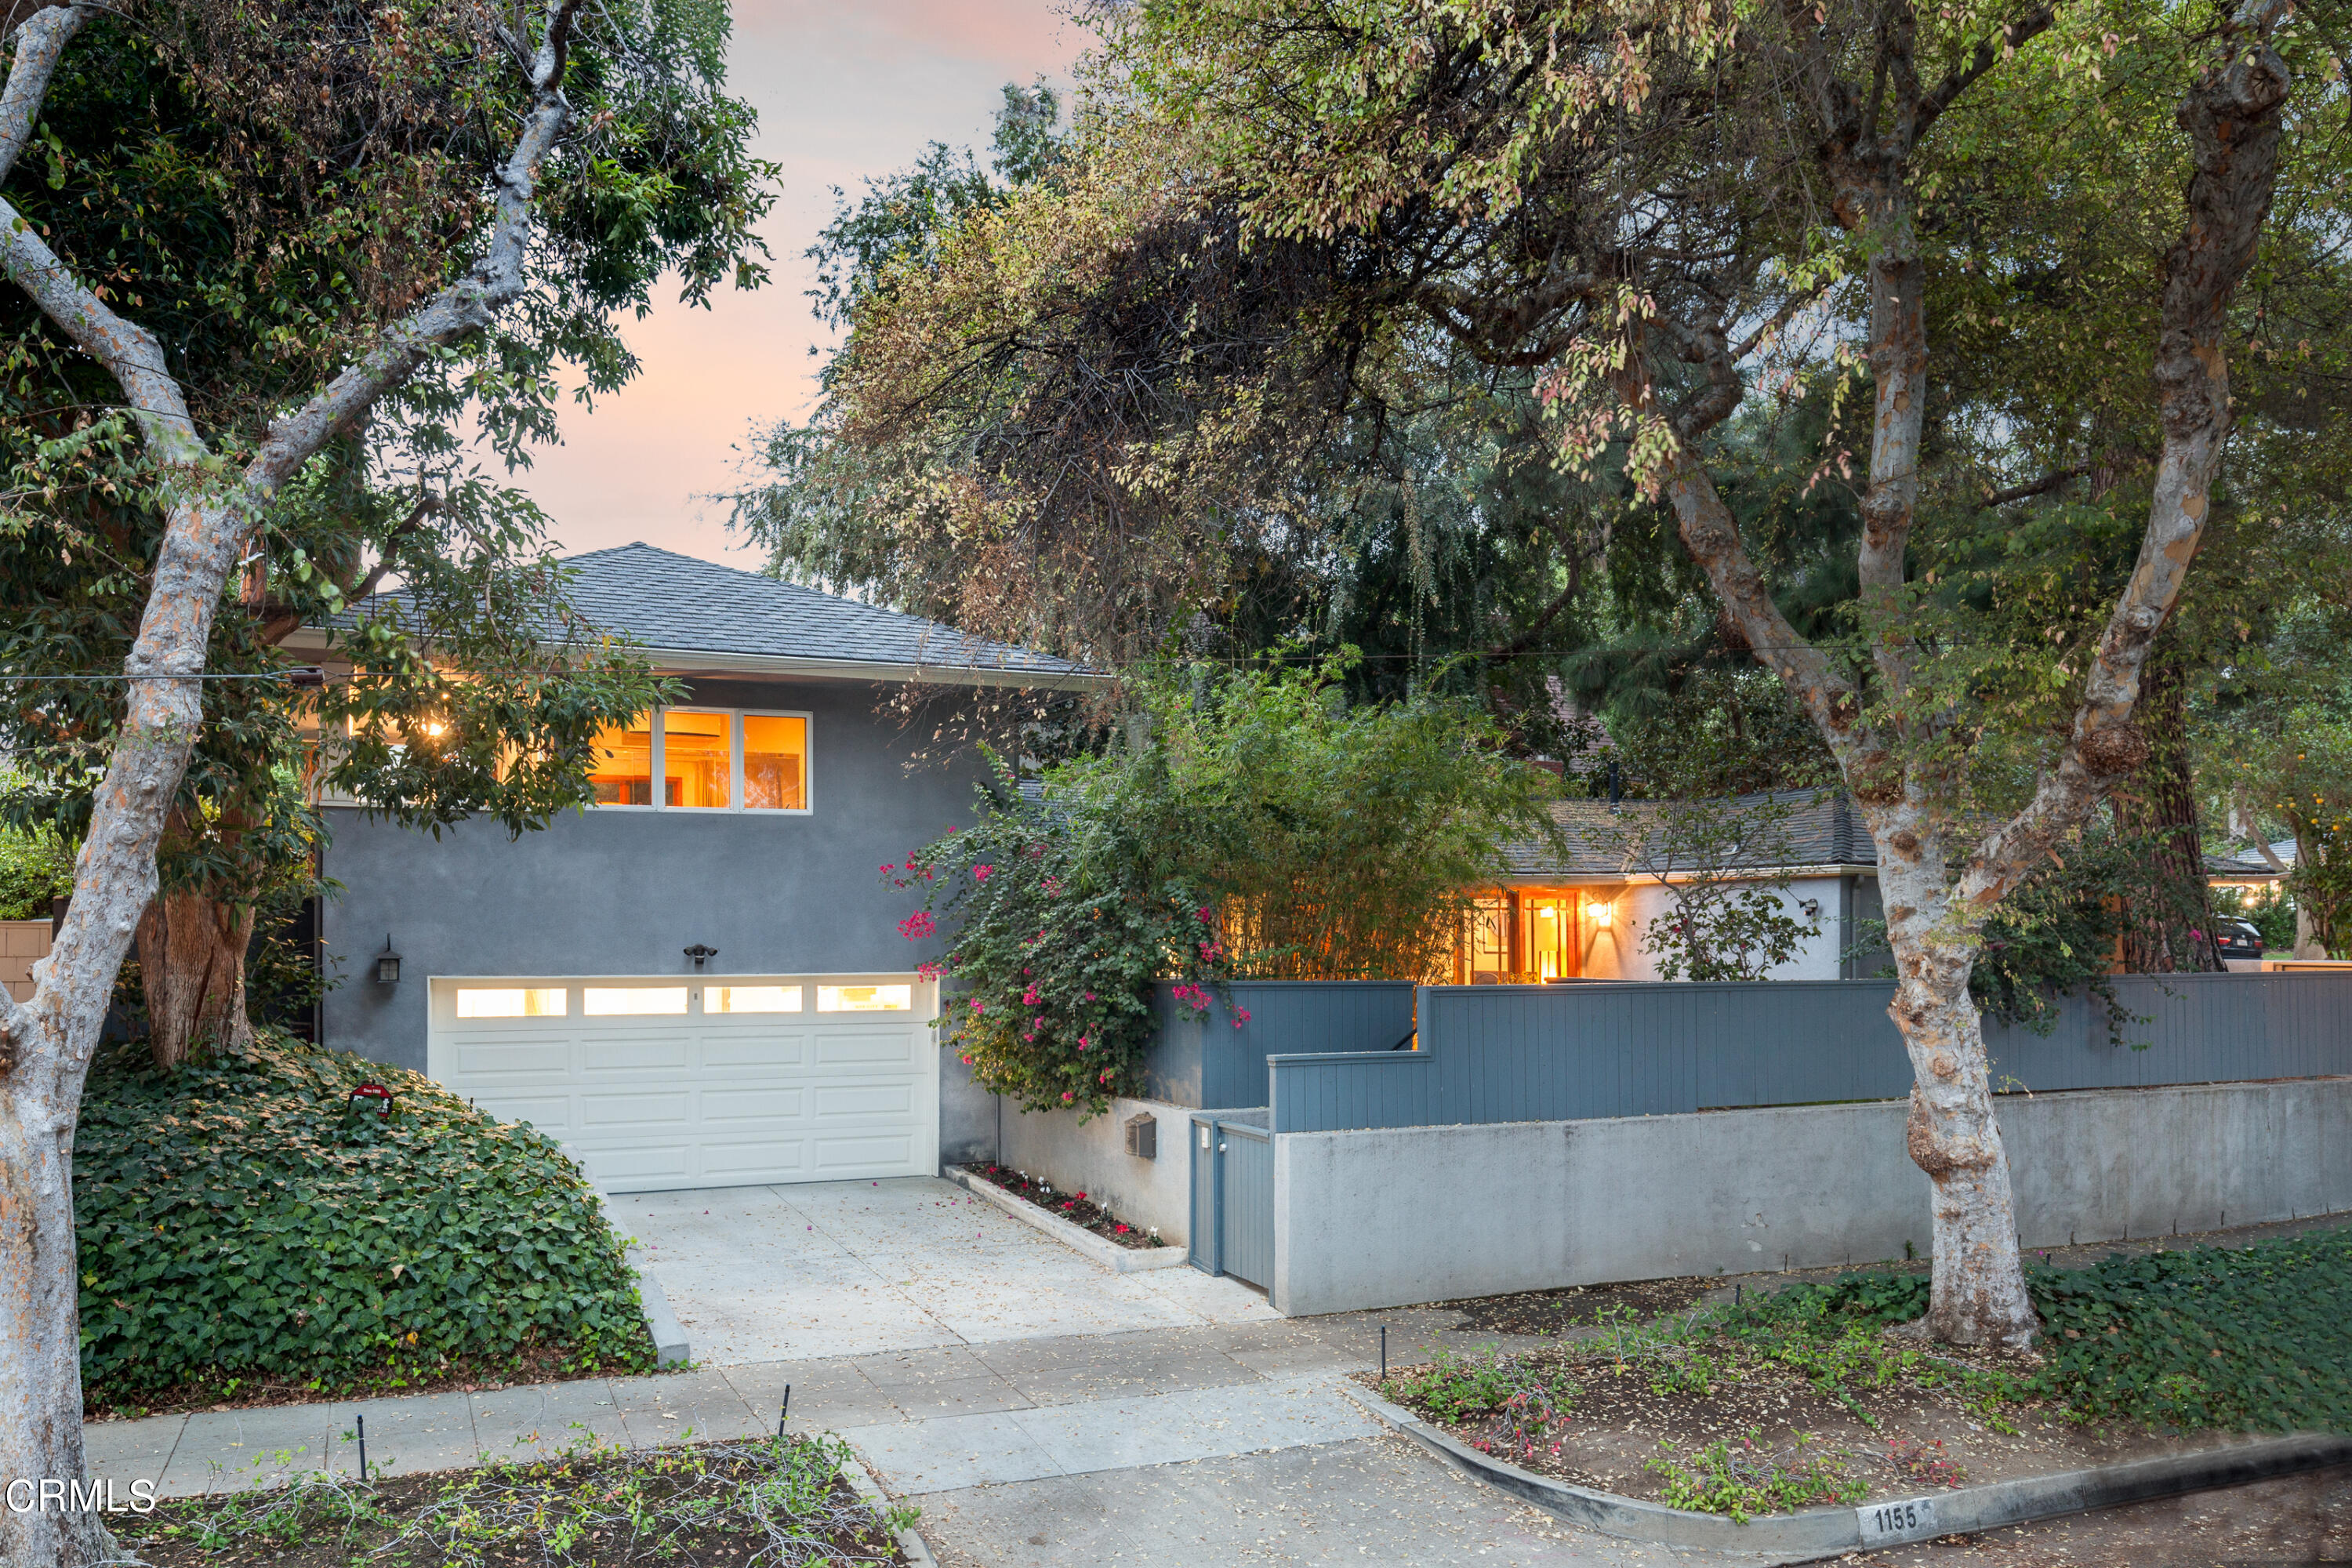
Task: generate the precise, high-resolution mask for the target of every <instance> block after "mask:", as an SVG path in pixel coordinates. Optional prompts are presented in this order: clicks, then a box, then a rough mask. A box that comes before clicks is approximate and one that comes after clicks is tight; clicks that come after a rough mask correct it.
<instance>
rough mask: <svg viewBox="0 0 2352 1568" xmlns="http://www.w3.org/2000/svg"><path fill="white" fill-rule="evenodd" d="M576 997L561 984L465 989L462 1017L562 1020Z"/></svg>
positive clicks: (461, 1000)
mask: <svg viewBox="0 0 2352 1568" xmlns="http://www.w3.org/2000/svg"><path fill="white" fill-rule="evenodd" d="M571 996H572V994H571V992H569V991H568V990H566V989H565V988H564V987H562V986H561V985H528V986H524V985H516V986H485V987H480V988H476V987H473V986H461V987H460V988H459V989H458V992H457V1016H459V1017H460V1018H561V1017H562V1016H563V1015H564V1011H565V1007H566V1005H567V1004H568V1003H569V1002H570V1000H571Z"/></svg>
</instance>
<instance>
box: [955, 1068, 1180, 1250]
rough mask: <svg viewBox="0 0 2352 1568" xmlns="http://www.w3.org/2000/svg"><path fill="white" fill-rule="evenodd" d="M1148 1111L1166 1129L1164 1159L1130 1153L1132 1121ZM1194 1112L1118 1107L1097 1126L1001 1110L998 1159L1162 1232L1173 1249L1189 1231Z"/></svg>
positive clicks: (1136, 1104) (1061, 1114)
mask: <svg viewBox="0 0 2352 1568" xmlns="http://www.w3.org/2000/svg"><path fill="white" fill-rule="evenodd" d="M1142 1112H1149V1113H1150V1115H1152V1116H1153V1117H1155V1118H1157V1119H1158V1121H1159V1122H1160V1157H1159V1158H1158V1159H1156V1160H1139V1159H1138V1158H1136V1157H1135V1156H1134V1155H1132V1154H1130V1153H1129V1152H1127V1119H1128V1118H1129V1117H1130V1116H1134V1115H1137V1114H1139V1113H1142ZM1191 1131H1192V1111H1191V1110H1187V1109H1186V1108H1185V1107H1183V1106H1181V1105H1171V1104H1170V1103H1169V1102H1167V1101H1166V1100H1112V1101H1111V1102H1110V1110H1108V1112H1106V1113H1105V1114H1103V1115H1101V1116H1097V1117H1096V1118H1095V1119H1094V1120H1093V1121H1079V1120H1078V1114H1077V1112H1076V1111H1075V1110H1032V1111H1025V1112H1024V1111H1021V1110H1015V1109H1013V1107H1012V1106H1011V1105H1006V1106H1005V1107H1004V1110H1003V1123H1002V1127H1001V1130H1000V1132H999V1139H998V1148H999V1152H998V1153H997V1156H996V1158H997V1159H998V1160H999V1161H1001V1162H1003V1163H1005V1164H1007V1165H1010V1166H1012V1167H1013V1169H1014V1170H1017V1171H1026V1172H1028V1173H1029V1174H1031V1175H1032V1176H1034V1177H1036V1178H1038V1179H1039V1180H1042V1181H1047V1182H1051V1183H1053V1184H1054V1185H1055V1186H1057V1187H1062V1188H1065V1189H1066V1190H1068V1191H1070V1192H1083V1193H1085V1194H1087V1195H1088V1196H1089V1197H1092V1198H1096V1199H1097V1200H1099V1201H1100V1202H1101V1203H1102V1204H1103V1205H1106V1206H1107V1207H1108V1208H1109V1210H1110V1211H1111V1213H1113V1214H1115V1215H1118V1217H1119V1218H1121V1219H1123V1220H1125V1221H1127V1223H1128V1224H1129V1225H1134V1226H1155V1225H1156V1226H1159V1227H1160V1239H1161V1240H1163V1241H1165V1242H1167V1243H1168V1244H1169V1245H1170V1246H1171V1247H1181V1246H1183V1245H1184V1244H1185V1240H1186V1237H1187V1234H1188V1232H1189V1231H1190V1229H1191V1206H1192V1144H1191V1142H1190V1141H1189V1137H1188V1135H1189V1134H1190V1133H1191Z"/></svg>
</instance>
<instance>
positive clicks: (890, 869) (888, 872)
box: [882, 866, 898, 877]
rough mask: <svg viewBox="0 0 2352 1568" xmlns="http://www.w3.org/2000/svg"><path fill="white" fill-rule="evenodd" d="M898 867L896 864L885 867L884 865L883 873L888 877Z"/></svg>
mask: <svg viewBox="0 0 2352 1568" xmlns="http://www.w3.org/2000/svg"><path fill="white" fill-rule="evenodd" d="M897 869H898V867H896V866H885V867H883V868H882V874H883V875H884V876H886V877H887V876H888V875H889V874H890V873H891V872H893V871H895V870H897Z"/></svg>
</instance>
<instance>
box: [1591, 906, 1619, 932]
mask: <svg viewBox="0 0 2352 1568" xmlns="http://www.w3.org/2000/svg"><path fill="white" fill-rule="evenodd" d="M1616 908H1617V906H1616V905H1614V904H1604V903H1600V902H1597V901H1596V902H1593V903H1590V904H1587V905H1585V906H1584V912H1585V913H1586V914H1588V915H1591V917H1592V923H1593V924H1594V925H1597V926H1599V927H1600V928H1601V930H1602V931H1607V930H1608V929H1609V917H1610V916H1611V915H1612V913H1614V912H1615V910H1616Z"/></svg>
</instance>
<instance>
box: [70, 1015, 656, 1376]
mask: <svg viewBox="0 0 2352 1568" xmlns="http://www.w3.org/2000/svg"><path fill="white" fill-rule="evenodd" d="M362 1089H373V1090H380V1091H383V1092H382V1093H362V1092H360V1091H361V1090H362ZM387 1096H388V1098H387ZM74 1220H75V1228H76V1231H77V1233H78V1237H79V1243H80V1265H81V1271H82V1272H81V1303H80V1305H81V1328H82V1384H83V1386H84V1388H85V1390H86V1391H87V1393H86V1395H85V1402H86V1408H87V1410H88V1411H89V1414H91V1415H145V1414H152V1413H154V1412H157V1411H162V1410H185V1409H200V1408H215V1407H218V1406H223V1405H270V1404H285V1403H290V1402H294V1401H299V1400H306V1399H339V1398H346V1397H350V1396H352V1395H355V1394H410V1393H420V1392H425V1391H430V1390H441V1389H454V1388H463V1387H467V1386H472V1387H476V1388H481V1387H490V1386H498V1385H501V1384H513V1383H525V1382H548V1381H551V1380H554V1379H559V1378H566V1377H583V1376H590V1375H598V1374H604V1375H610V1374H614V1373H638V1372H647V1373H649V1372H652V1371H654V1370H655V1357H654V1347H653V1341H652V1338H651V1336H650V1335H648V1334H647V1332H646V1327H645V1321H644V1317H643V1314H642V1312H641V1311H640V1309H639V1307H638V1303H637V1285H636V1278H635V1273H634V1272H633V1271H632V1270H631V1269H630V1268H629V1266H628V1264H627V1262H626V1261H625V1258H623V1255H622V1247H623V1243H622V1239H621V1237H618V1236H616V1235H614V1232H613V1229H612V1227H611V1226H609V1225H608V1224H606V1223H605V1219H604V1210H603V1207H602V1205H600V1204H599V1203H598V1201H597V1198H596V1194H595V1193H594V1192H593V1190H592V1189H591V1188H590V1187H589V1186H588V1184H587V1183H586V1181H585V1179H584V1178H583V1176H582V1175H581V1173H580V1170H579V1167H578V1166H576V1165H574V1164H573V1163H572V1162H571V1160H569V1159H568V1158H566V1157H565V1155H564V1154H563V1152H562V1150H560V1149H558V1148H557V1147H556V1146H555V1144H554V1142H552V1141H551V1139H549V1138H547V1137H546V1136H545V1135H544V1134H542V1133H540V1132H538V1131H533V1130H532V1129H531V1128H530V1127H528V1126H525V1125H521V1124H519V1123H501V1122H499V1121H497V1120H496V1119H495V1118H493V1117H490V1116H487V1115H484V1114H482V1113H481V1112H479V1111H477V1110H474V1109H473V1108H472V1107H470V1106H468V1105H467V1103H466V1102H465V1101H464V1100H459V1099H457V1098H456V1097H455V1096H453V1095H451V1094H450V1093H448V1091H447V1090H446V1089H442V1088H441V1086H440V1085H438V1084H436V1083H435V1082H433V1081H432V1080H431V1079H425V1078H423V1077H420V1076H419V1075H417V1074H415V1073H410V1072H404V1071H403V1070H401V1069H399V1068H389V1067H384V1066H383V1065H382V1064H380V1063H376V1062H371V1061H367V1060H365V1059H363V1058H359V1057H355V1056H353V1055H352V1054H351V1053H349V1052H347V1051H336V1050H329V1049H326V1048H323V1047H318V1046H311V1045H307V1044H304V1043H303V1042H301V1041H299V1040H294V1039H289V1038H287V1037H282V1036H278V1035H275V1034H265V1035H264V1036H263V1037H261V1038H259V1039H258V1040H257V1041H256V1042H255V1043H254V1044H253V1045H252V1046H251V1047H249V1048H247V1049H246V1050H242V1051H235V1052H231V1051H225V1050H216V1051H214V1052H212V1053H209V1054H207V1055H205V1056H202V1057H199V1058H195V1059H194V1060H191V1061H188V1062H186V1063H184V1064H183V1065H182V1066H181V1067H180V1068H177V1069H176V1070H174V1071H172V1072H168V1073H167V1072H159V1071H157V1070H156V1069H155V1068H152V1066H150V1065H149V1063H148V1059H147V1056H146V1053H145V1051H144V1049H143V1048H142V1047H138V1046H135V1045H134V1046H128V1047H118V1048H116V1049H114V1050H112V1051H110V1052H108V1053H107V1054H106V1055H104V1056H103V1057H101V1058H100V1060H99V1061H98V1062H97V1064H95V1066H94V1067H93V1068H92V1069H91V1072H90V1076H89V1087H88V1089H87V1090H86V1092H85V1094H84V1096H83V1102H82V1114H81V1124H80V1128H79V1131H78V1132H77V1133H76V1135H75V1139H74Z"/></svg>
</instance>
